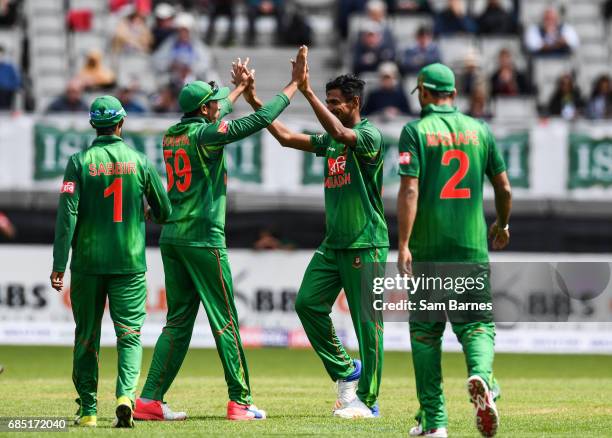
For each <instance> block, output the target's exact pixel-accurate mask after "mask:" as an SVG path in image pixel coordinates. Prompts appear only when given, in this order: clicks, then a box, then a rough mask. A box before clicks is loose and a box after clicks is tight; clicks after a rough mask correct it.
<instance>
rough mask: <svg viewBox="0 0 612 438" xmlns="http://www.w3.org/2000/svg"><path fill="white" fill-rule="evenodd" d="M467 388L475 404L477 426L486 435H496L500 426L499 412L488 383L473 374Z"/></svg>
mask: <svg viewBox="0 0 612 438" xmlns="http://www.w3.org/2000/svg"><path fill="white" fill-rule="evenodd" d="M467 388H468V392H469V393H470V400H471V401H472V403H473V404H474V414H475V415H476V428H478V431H479V432H480V434H481V435H482V436H484V437H493V436H495V434H496V433H497V428H498V427H499V414H498V413H497V407H496V406H495V400H494V399H493V395H492V394H491V391H490V390H489V387H488V385H487V384H486V382H485V381H484V380H483V379H482V378H481V377H480V376H471V377H470V378H468V380H467Z"/></svg>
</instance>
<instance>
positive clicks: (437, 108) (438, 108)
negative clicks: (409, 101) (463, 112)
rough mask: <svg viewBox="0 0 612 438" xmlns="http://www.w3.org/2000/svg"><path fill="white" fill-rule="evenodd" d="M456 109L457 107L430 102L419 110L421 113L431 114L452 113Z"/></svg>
mask: <svg viewBox="0 0 612 438" xmlns="http://www.w3.org/2000/svg"><path fill="white" fill-rule="evenodd" d="M456 111H457V108H456V107H454V106H451V105H434V104H433V103H430V104H429V105H427V106H426V107H425V108H423V109H422V110H421V115H423V116H424V115H426V114H431V113H454V112H456Z"/></svg>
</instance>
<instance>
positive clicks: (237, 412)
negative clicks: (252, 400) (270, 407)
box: [227, 400, 266, 421]
mask: <svg viewBox="0 0 612 438" xmlns="http://www.w3.org/2000/svg"><path fill="white" fill-rule="evenodd" d="M227 419H228V420H238V421H240V420H265V419H266V411H264V410H262V409H258V408H257V406H255V405H241V404H240V403H236V402H235V401H231V400H230V401H229V402H227Z"/></svg>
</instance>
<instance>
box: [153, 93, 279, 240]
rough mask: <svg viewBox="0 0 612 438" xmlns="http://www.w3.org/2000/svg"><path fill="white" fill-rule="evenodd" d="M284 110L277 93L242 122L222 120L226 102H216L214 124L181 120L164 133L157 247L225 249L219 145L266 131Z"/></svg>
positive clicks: (222, 157)
mask: <svg viewBox="0 0 612 438" xmlns="http://www.w3.org/2000/svg"><path fill="white" fill-rule="evenodd" d="M287 105H289V99H288V98H287V96H285V95H284V94H279V95H278V96H276V97H275V98H274V99H272V100H271V101H270V102H268V103H267V104H266V105H264V106H262V107H261V108H259V109H258V110H257V111H255V112H254V113H253V114H250V115H248V116H246V117H243V118H240V119H236V120H232V121H222V120H221V117H223V116H224V115H225V114H227V113H229V112H230V111H231V101H230V100H229V99H225V100H224V101H221V114H220V116H219V120H217V122H215V123H210V122H209V121H208V120H206V119H205V118H201V117H191V118H183V119H181V121H180V122H179V123H177V124H176V125H173V126H171V127H170V129H168V131H167V132H166V134H165V135H164V139H163V143H162V147H163V149H164V159H165V162H166V173H167V177H168V196H169V198H170V202H171V203H172V214H171V215H170V218H169V219H168V221H167V223H166V225H164V228H163V230H162V233H161V238H160V243H168V244H174V245H184V246H201V247H207V248H225V203H226V189H227V170H226V164H225V149H224V147H225V145H226V144H228V143H232V142H235V141H237V140H241V139H243V138H245V137H248V136H249V135H251V134H254V133H255V132H257V131H259V130H261V129H263V128H265V127H267V126H268V125H269V124H270V123H272V122H273V121H274V119H276V118H277V117H278V116H279V115H280V113H281V112H282V111H283V110H284V109H285V108H286V107H287Z"/></svg>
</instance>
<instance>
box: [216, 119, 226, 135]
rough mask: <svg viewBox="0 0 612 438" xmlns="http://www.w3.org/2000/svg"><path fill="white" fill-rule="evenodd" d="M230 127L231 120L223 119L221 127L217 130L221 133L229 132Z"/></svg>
mask: <svg viewBox="0 0 612 438" xmlns="http://www.w3.org/2000/svg"><path fill="white" fill-rule="evenodd" d="M228 128H229V122H226V121H223V122H221V123H220V124H219V127H218V128H217V132H220V133H221V134H227V130H228Z"/></svg>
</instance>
